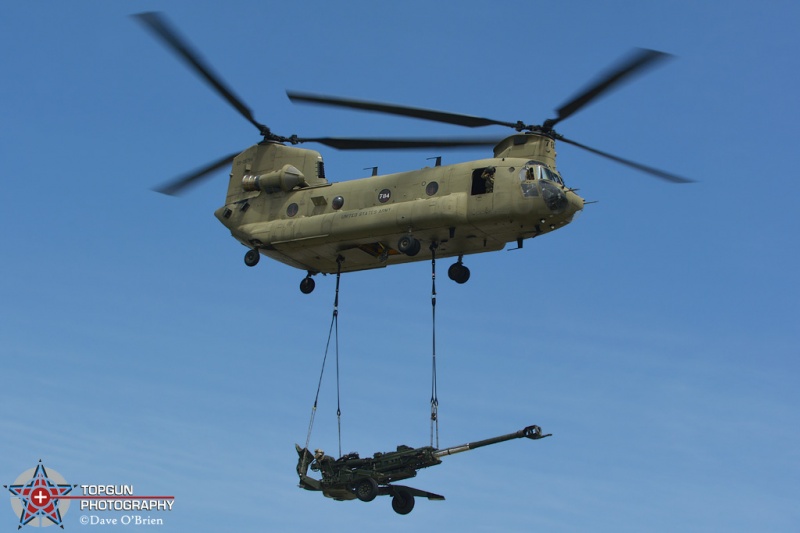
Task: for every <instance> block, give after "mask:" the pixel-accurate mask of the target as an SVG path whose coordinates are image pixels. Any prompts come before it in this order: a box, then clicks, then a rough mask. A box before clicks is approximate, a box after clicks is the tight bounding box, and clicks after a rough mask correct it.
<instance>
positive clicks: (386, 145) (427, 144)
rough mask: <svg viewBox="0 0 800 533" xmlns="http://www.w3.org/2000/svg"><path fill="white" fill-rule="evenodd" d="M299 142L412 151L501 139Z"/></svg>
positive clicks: (489, 143)
mask: <svg viewBox="0 0 800 533" xmlns="http://www.w3.org/2000/svg"><path fill="white" fill-rule="evenodd" d="M296 141H297V142H301V143H305V142H314V143H319V144H324V145H325V146H330V147H331V148H336V149H338V150H411V149H414V148H442V149H458V148H470V147H474V146H495V145H497V143H499V142H500V140H499V139H353V138H342V137H317V138H302V139H296Z"/></svg>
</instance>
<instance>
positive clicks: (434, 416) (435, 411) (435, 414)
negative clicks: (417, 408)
mask: <svg viewBox="0 0 800 533" xmlns="http://www.w3.org/2000/svg"><path fill="white" fill-rule="evenodd" d="M438 246H439V244H438V243H437V242H436V241H433V242H432V243H431V314H432V318H433V324H432V328H431V329H432V331H433V357H432V367H433V368H432V375H431V446H433V447H434V448H437V449H438V448H439V398H438V397H437V394H436V248H438ZM434 434H435V436H436V444H435V445H434Z"/></svg>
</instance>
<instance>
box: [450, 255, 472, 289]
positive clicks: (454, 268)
mask: <svg viewBox="0 0 800 533" xmlns="http://www.w3.org/2000/svg"><path fill="white" fill-rule="evenodd" d="M447 275H448V276H449V277H450V279H452V280H453V281H455V282H456V283H459V284H461V283H466V282H467V280H469V269H468V268H467V267H465V266H464V263H462V262H461V259H460V258H459V260H458V262H457V263H453V264H452V265H450V268H448V269H447Z"/></svg>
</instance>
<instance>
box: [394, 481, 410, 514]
mask: <svg viewBox="0 0 800 533" xmlns="http://www.w3.org/2000/svg"><path fill="white" fill-rule="evenodd" d="M392 509H394V512H395V513H397V514H408V513H410V512H411V511H412V510H413V509H414V495H413V494H411V491H410V490H408V489H407V488H405V487H395V489H394V496H392Z"/></svg>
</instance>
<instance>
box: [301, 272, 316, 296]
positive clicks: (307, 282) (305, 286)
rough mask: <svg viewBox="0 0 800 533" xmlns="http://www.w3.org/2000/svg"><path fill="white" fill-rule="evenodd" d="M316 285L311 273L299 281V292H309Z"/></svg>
mask: <svg viewBox="0 0 800 533" xmlns="http://www.w3.org/2000/svg"><path fill="white" fill-rule="evenodd" d="M316 286H317V284H316V282H315V281H314V280H313V279H312V278H311V274H309V275H308V276H306V277H305V278H303V281H301V282H300V292H302V293H303V294H311V293H312V292H313V291H314V287H316Z"/></svg>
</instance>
